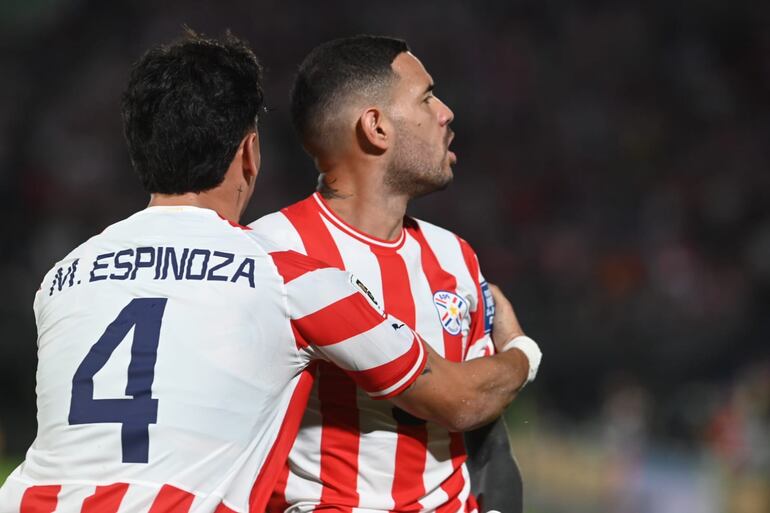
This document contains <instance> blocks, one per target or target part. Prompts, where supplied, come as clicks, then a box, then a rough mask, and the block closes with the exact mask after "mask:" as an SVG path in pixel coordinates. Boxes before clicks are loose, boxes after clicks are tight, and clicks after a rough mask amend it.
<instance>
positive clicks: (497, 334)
mask: <svg viewBox="0 0 770 513" xmlns="http://www.w3.org/2000/svg"><path fill="white" fill-rule="evenodd" d="M489 288H490V290H491V291H492V298H493V299H494V300H495V320H494V322H493V324H492V341H493V342H494V344H495V347H496V348H497V350H498V351H500V350H501V349H502V347H503V346H504V345H505V344H506V343H507V342H508V341H510V340H511V339H513V338H515V337H518V336H520V335H524V331H523V330H522V329H521V325H520V324H519V320H518V319H517V318H516V313H515V312H514V311H513V306H512V305H511V302H510V301H508V298H506V297H505V294H503V292H502V291H501V290H500V287H498V286H497V285H493V284H490V285H489Z"/></svg>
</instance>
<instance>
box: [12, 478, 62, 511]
mask: <svg viewBox="0 0 770 513" xmlns="http://www.w3.org/2000/svg"><path fill="white" fill-rule="evenodd" d="M59 491H61V485H48V486H30V487H29V488H27V489H26V490H24V495H23V496H22V498H21V506H20V507H19V512H20V513H51V512H52V511H53V510H55V509H56V504H57V503H58V496H59Z"/></svg>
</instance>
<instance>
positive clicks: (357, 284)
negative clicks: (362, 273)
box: [350, 274, 385, 317]
mask: <svg viewBox="0 0 770 513" xmlns="http://www.w3.org/2000/svg"><path fill="white" fill-rule="evenodd" d="M350 283H351V284H352V285H353V287H354V288H356V289H357V291H358V292H359V293H360V294H361V295H363V296H364V297H365V298H366V300H367V301H369V304H370V305H372V307H373V308H374V309H375V310H377V311H378V312H379V313H380V315H382V316H383V317H385V309H384V308H382V307H381V306H380V304H379V303H378V302H377V300H376V299H374V294H372V292H371V291H370V290H369V288H368V287H367V286H366V285H364V283H363V282H362V281H361V280H359V279H358V278H356V276H355V275H353V274H351V275H350Z"/></svg>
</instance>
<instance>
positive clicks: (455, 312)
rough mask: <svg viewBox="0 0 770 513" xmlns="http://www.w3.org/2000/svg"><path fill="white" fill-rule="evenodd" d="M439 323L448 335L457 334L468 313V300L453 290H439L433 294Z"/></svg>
mask: <svg viewBox="0 0 770 513" xmlns="http://www.w3.org/2000/svg"><path fill="white" fill-rule="evenodd" d="M433 304H434V305H436V311H437V312H438V318H439V320H440V321H441V325H442V326H443V327H444V329H445V330H446V331H447V333H449V334H450V335H457V334H458V333H460V331H461V330H462V328H463V318H464V317H465V316H466V315H467V313H468V302H467V301H466V300H464V299H463V298H461V297H460V296H458V295H457V294H455V293H453V292H447V291H446V290H439V291H438V292H436V293H435V294H433Z"/></svg>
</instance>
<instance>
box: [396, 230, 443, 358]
mask: <svg viewBox="0 0 770 513" xmlns="http://www.w3.org/2000/svg"><path fill="white" fill-rule="evenodd" d="M398 253H399V254H400V255H401V257H402V258H403V259H404V262H422V256H421V254H422V249H421V248H420V243H419V242H417V241H416V240H414V238H412V237H411V236H409V237H407V239H406V242H405V243H404V247H403V248H401V249H400V250H399V251H398ZM406 269H407V273H408V275H409V288H410V289H411V291H412V298H415V299H414V300H413V302H414V314H415V331H417V333H419V334H420V336H421V337H422V338H423V340H425V341H426V342H427V343H428V344H430V346H431V347H432V348H433V350H434V351H436V352H437V353H438V354H440V355H441V356H444V328H442V326H441V321H440V318H439V314H438V311H437V310H436V307H435V305H434V304H433V292H434V291H432V290H431V288H430V284H429V283H428V278H427V277H426V276H425V269H423V267H422V265H420V266H419V267H417V266H409V265H407V266H406Z"/></svg>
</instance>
